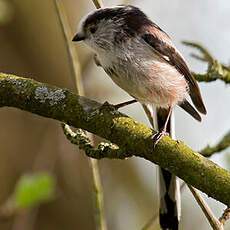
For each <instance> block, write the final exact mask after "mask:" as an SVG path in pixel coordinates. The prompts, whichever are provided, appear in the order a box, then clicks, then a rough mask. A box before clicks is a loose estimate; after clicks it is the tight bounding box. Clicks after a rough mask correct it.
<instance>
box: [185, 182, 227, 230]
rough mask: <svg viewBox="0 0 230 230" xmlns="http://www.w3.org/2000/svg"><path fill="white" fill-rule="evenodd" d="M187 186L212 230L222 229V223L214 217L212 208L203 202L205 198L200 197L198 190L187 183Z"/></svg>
mask: <svg viewBox="0 0 230 230" xmlns="http://www.w3.org/2000/svg"><path fill="white" fill-rule="evenodd" d="M188 188H189V189H190V191H191V192H192V194H193V196H194V197H195V199H196V201H197V203H198V205H199V206H200V207H201V209H202V211H203V213H204V214H205V216H206V218H207V220H208V222H209V223H210V225H211V226H212V228H213V230H223V229H224V228H223V225H222V224H221V223H220V222H219V220H218V219H217V218H216V217H215V215H214V214H213V212H212V210H211V209H210V207H209V206H208V204H207V203H206V202H205V200H204V199H203V198H202V197H201V195H200V194H199V192H198V191H197V190H196V189H195V188H193V187H192V186H191V185H188Z"/></svg>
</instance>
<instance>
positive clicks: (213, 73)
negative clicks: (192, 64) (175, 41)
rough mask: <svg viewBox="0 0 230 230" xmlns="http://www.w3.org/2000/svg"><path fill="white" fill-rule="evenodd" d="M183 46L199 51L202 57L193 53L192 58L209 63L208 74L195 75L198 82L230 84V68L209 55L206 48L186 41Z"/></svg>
mask: <svg viewBox="0 0 230 230" xmlns="http://www.w3.org/2000/svg"><path fill="white" fill-rule="evenodd" d="M183 44H185V45H186V46H190V47H192V48H195V49H197V50H199V51H200V53H201V56H200V55H197V54H193V53H192V57H194V58H196V59H197V60H200V61H203V62H207V63H208V69H207V73H204V74H198V73H193V75H194V76H195V78H196V80H197V81H199V82H212V81H216V80H222V81H224V82H225V83H226V84H229V83H230V67H229V66H227V65H224V64H222V63H220V62H219V61H218V60H216V59H215V58H214V57H213V56H212V55H211V54H210V53H209V51H208V50H207V49H206V48H204V47H203V46H202V45H200V44H198V43H194V42H188V41H184V42H183Z"/></svg>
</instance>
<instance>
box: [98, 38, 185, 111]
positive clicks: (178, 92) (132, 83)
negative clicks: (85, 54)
mask: <svg viewBox="0 0 230 230" xmlns="http://www.w3.org/2000/svg"><path fill="white" fill-rule="evenodd" d="M97 56H98V57H97V58H98V59H99V62H100V64H101V65H102V67H103V68H104V70H105V71H106V72H107V74H108V75H109V76H110V77H111V78H112V80H113V81H114V82H115V83H116V84H117V85H118V86H119V87H121V88H122V89H123V90H125V91H126V92H127V93H128V94H130V95H131V96H133V97H134V98H135V99H137V100H138V101H139V102H140V103H142V104H146V105H155V106H156V107H161V108H168V107H170V106H174V105H176V104H179V103H181V102H182V101H183V100H184V99H185V97H186V96H187V94H188V84H187V82H186V80H185V78H184V76H183V75H181V74H180V73H179V72H178V71H177V69H176V68H175V67H174V66H172V65H170V64H169V63H168V62H167V61H166V60H164V59H163V58H160V57H159V56H158V55H157V54H156V53H155V52H154V51H153V49H150V48H149V46H147V45H146V44H145V43H144V42H142V41H141V40H138V39H132V41H130V42H127V43H126V44H125V45H123V46H122V47H119V48H117V49H115V50H113V52H104V51H102V50H97Z"/></svg>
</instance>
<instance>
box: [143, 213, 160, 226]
mask: <svg viewBox="0 0 230 230" xmlns="http://www.w3.org/2000/svg"><path fill="white" fill-rule="evenodd" d="M158 215H159V213H158V212H156V213H155V214H154V215H153V216H152V217H151V218H150V219H149V220H148V222H147V223H146V224H145V225H144V226H143V227H142V228H141V230H148V229H150V228H151V226H152V225H153V224H154V222H155V221H156V220H157V217H158Z"/></svg>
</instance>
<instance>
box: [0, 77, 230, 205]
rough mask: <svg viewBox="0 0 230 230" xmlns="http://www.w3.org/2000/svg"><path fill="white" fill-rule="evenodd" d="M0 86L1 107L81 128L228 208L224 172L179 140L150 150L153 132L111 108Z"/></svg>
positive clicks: (28, 85)
mask: <svg viewBox="0 0 230 230" xmlns="http://www.w3.org/2000/svg"><path fill="white" fill-rule="evenodd" d="M0 84H1V88H0V99H1V100H0V106H1V107H4V106H10V107H15V108H20V109H22V110H25V111H28V112H32V113H35V114H38V115H41V116H44V117H48V118H53V119H56V120H59V121H63V122H65V123H67V124H69V125H72V126H74V127H76V128H82V129H84V130H87V131H89V132H91V133H94V134H96V135H98V136H100V137H102V138H105V139H107V140H110V141H111V142H112V143H115V144H117V145H118V146H119V147H121V148H122V149H124V152H125V153H126V154H128V156H129V155H134V156H138V157H142V158H144V159H146V160H148V161H151V162H153V163H156V164H158V165H160V166H161V167H162V168H165V169H167V170H168V171H170V172H171V173H173V174H175V175H177V176H178V177H180V178H181V179H183V180H184V181H185V182H186V183H188V184H191V185H192V186H194V187H196V188H198V189H199V190H201V191H203V192H204V193H206V194H207V195H209V196H211V197H213V198H214V199H216V200H219V201H221V202H222V203H224V204H226V205H230V184H229V181H230V173H229V172H228V171H227V170H225V169H222V168H220V167H219V166H217V165H216V164H214V163H213V162H211V161H210V160H208V159H207V158H204V157H203V156H201V155H200V154H198V153H196V152H194V151H192V150H191V149H190V148H189V147H187V146H186V145H185V144H183V143H182V142H179V141H174V140H172V139H171V138H170V137H167V136H166V137H164V138H163V139H162V140H161V141H160V142H159V143H158V145H157V147H156V148H155V149H154V152H153V146H152V138H151V137H152V135H153V134H154V133H155V132H154V131H152V130H151V129H149V128H148V127H147V126H145V125H142V124H140V123H138V122H136V121H134V120H133V119H131V118H130V117H128V116H126V115H124V114H121V113H119V112H118V111H116V110H114V108H113V107H111V106H108V105H107V106H101V104H100V103H97V102H95V101H92V100H89V99H87V98H84V97H81V96H78V95H75V94H73V93H71V92H70V91H69V90H67V89H61V88H57V87H54V86H49V85H47V84H43V83H39V82H37V81H34V80H31V79H25V78H20V77H17V76H14V75H9V74H0ZM126 156H127V155H126ZM95 157H96V156H95ZM117 158H120V155H119V156H117ZM207 181H208V183H207Z"/></svg>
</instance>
